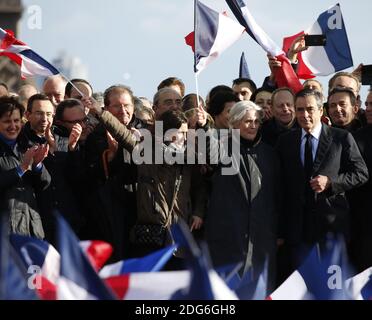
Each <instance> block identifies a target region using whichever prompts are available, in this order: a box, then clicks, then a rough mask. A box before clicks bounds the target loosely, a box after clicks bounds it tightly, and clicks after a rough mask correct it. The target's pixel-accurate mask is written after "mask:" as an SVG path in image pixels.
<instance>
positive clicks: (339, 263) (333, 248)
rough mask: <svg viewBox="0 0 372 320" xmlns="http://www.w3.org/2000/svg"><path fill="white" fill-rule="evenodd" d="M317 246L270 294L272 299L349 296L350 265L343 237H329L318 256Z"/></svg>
mask: <svg viewBox="0 0 372 320" xmlns="http://www.w3.org/2000/svg"><path fill="white" fill-rule="evenodd" d="M318 251H319V250H318V248H317V247H314V248H313V249H312V250H311V252H310V254H309V256H308V257H307V258H306V260H305V261H304V263H303V264H302V265H301V266H300V267H299V268H298V269H297V270H296V271H295V272H294V273H292V275H291V276H289V278H288V279H287V280H286V281H284V282H283V283H282V285H281V286H279V288H277V289H276V290H275V291H274V292H273V293H272V294H271V295H270V297H269V298H270V299H272V300H348V299H350V298H351V296H350V290H349V288H348V286H347V282H346V281H347V280H346V279H347V277H348V276H349V274H350V273H351V268H350V266H349V264H348V261H347V256H346V249H345V246H344V243H343V242H342V241H341V240H337V241H329V244H328V247H327V250H326V251H325V253H324V254H323V255H322V257H319V255H318Z"/></svg>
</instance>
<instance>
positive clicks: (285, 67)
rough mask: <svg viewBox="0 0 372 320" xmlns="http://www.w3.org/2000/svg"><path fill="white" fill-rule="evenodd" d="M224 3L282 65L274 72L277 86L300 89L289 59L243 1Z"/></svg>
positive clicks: (250, 33) (227, 0)
mask: <svg viewBox="0 0 372 320" xmlns="http://www.w3.org/2000/svg"><path fill="white" fill-rule="evenodd" d="M226 3H227V4H228V5H229V7H230V9H231V11H232V12H233V13H234V15H235V17H236V19H237V20H238V21H239V23H240V24H241V25H242V26H244V27H245V30H246V31H247V33H248V34H249V35H250V36H251V37H252V39H253V40H254V41H256V42H257V43H258V44H259V45H260V46H261V47H262V49H264V50H265V51H266V52H267V53H268V54H270V55H272V56H273V57H276V58H277V59H278V60H279V61H281V63H282V67H281V68H278V70H277V72H276V74H275V78H276V82H277V84H278V87H290V88H292V89H293V90H294V91H295V92H297V91H300V90H301V89H302V84H301V83H300V81H299V79H298V77H297V75H296V73H295V72H294V70H293V68H292V66H291V63H290V61H289V60H288V58H287V57H286V56H285V53H284V51H283V50H282V49H281V48H280V47H278V46H277V45H276V44H275V42H274V41H273V40H272V39H271V38H270V37H269V36H268V35H267V34H266V32H265V31H264V30H263V29H262V28H261V27H260V26H259V25H258V24H257V22H256V21H255V19H254V18H253V16H252V14H251V13H250V11H249V10H248V7H247V6H246V4H245V3H244V1H243V0H226Z"/></svg>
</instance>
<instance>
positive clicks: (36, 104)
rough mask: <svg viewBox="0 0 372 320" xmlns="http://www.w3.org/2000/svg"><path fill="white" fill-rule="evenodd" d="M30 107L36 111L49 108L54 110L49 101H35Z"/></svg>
mask: <svg viewBox="0 0 372 320" xmlns="http://www.w3.org/2000/svg"><path fill="white" fill-rule="evenodd" d="M32 107H33V108H38V109H41V108H45V109H46V108H50V109H52V110H54V106H53V104H52V102H51V101H50V100H36V101H34V103H33V105H32Z"/></svg>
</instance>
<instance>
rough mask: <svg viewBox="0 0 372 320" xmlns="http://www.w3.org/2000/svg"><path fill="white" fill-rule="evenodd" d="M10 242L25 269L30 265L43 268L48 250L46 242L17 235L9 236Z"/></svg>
mask: <svg viewBox="0 0 372 320" xmlns="http://www.w3.org/2000/svg"><path fill="white" fill-rule="evenodd" d="M10 242H11V244H12V246H13V247H14V249H15V250H16V251H17V253H18V255H19V256H20V257H21V258H22V260H23V262H24V264H25V266H26V267H29V266H31V265H36V266H39V267H40V268H42V267H43V265H44V261H45V258H46V255H47V253H48V249H49V244H48V243H47V242H45V241H42V240H40V239H36V238H31V237H26V236H21V235H18V234H12V235H10Z"/></svg>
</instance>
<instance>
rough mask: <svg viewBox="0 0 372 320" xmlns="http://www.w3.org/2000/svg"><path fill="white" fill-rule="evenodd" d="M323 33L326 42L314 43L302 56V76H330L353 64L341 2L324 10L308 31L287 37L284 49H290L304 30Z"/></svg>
mask: <svg viewBox="0 0 372 320" xmlns="http://www.w3.org/2000/svg"><path fill="white" fill-rule="evenodd" d="M305 33H306V34H309V35H317V34H323V35H325V36H326V38H327V43H326V45H325V46H312V47H309V48H308V49H307V50H305V51H303V52H301V54H300V55H299V57H298V69H297V74H298V76H299V77H300V78H302V79H309V78H313V77H314V76H328V75H330V74H333V73H335V72H338V71H341V70H344V69H347V68H349V67H352V66H353V58H352V55H351V50H350V45H349V40H348V37H347V33H346V27H345V23H344V19H343V16H342V12H341V7H340V5H339V4H336V5H335V6H333V7H331V8H329V9H328V10H326V11H324V12H323V13H322V14H321V15H320V16H319V17H318V19H317V21H316V22H315V23H314V24H313V25H312V26H311V27H310V28H309V29H307V30H306V31H304V32H300V33H298V34H297V35H295V36H292V37H288V38H285V39H284V49H289V47H290V46H291V44H292V42H293V40H294V39H295V38H296V37H297V36H299V35H301V34H305Z"/></svg>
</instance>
